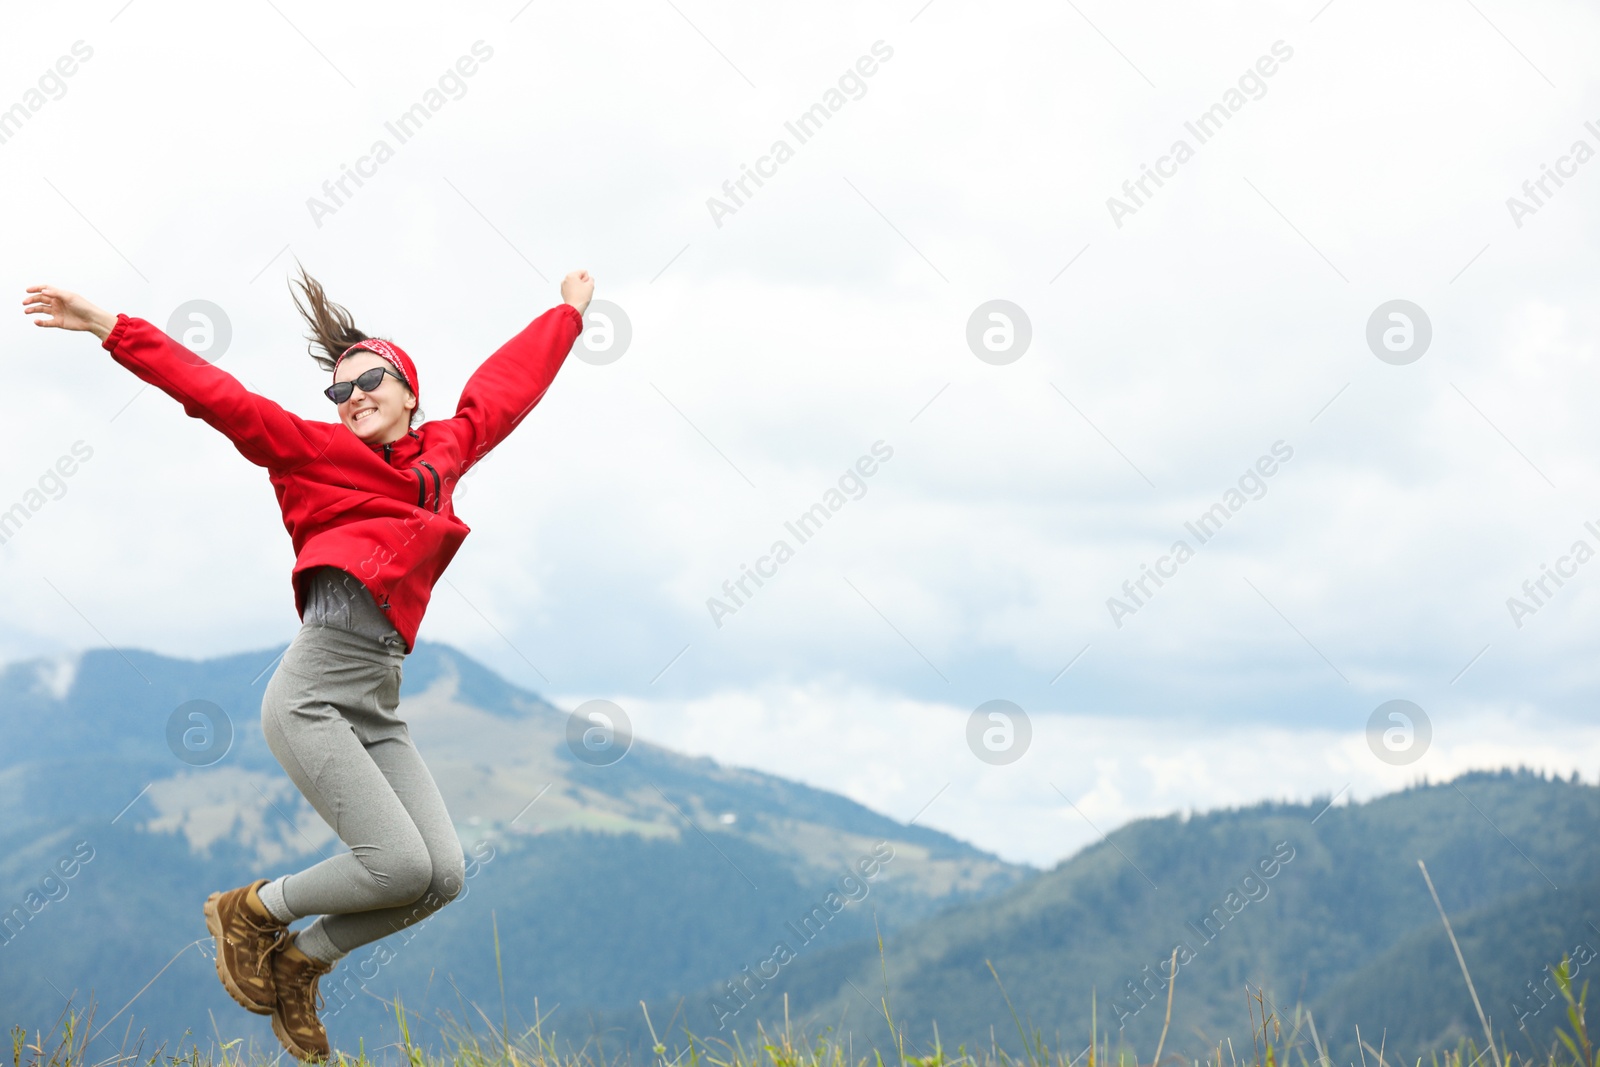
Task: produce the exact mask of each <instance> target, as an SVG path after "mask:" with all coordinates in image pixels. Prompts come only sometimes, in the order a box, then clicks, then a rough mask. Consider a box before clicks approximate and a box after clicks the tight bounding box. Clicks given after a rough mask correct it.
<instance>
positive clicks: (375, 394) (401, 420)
mask: <svg viewBox="0 0 1600 1067" xmlns="http://www.w3.org/2000/svg"><path fill="white" fill-rule="evenodd" d="M373 367H385V368H387V369H389V370H391V371H393V370H394V364H392V363H390V362H389V361H388V360H386V359H384V358H383V357H382V356H380V355H378V354H377V353H376V352H366V351H355V352H352V353H350V355H348V356H346V357H345V358H344V359H343V360H341V361H340V362H339V369H338V370H337V371H335V372H334V375H333V380H334V381H336V382H347V381H351V380H352V379H354V378H355V377H356V376H358V375H359V374H361V372H362V371H367V370H371V369H372V368H373ZM416 406H417V398H416V397H414V396H412V395H411V390H409V389H407V388H406V386H405V383H404V382H402V381H401V380H400V379H399V378H396V377H394V376H392V375H389V374H385V375H384V376H383V380H382V381H381V382H380V383H379V384H378V386H377V388H375V389H373V390H372V392H370V393H368V392H365V391H363V390H362V388H361V387H360V386H359V385H358V386H356V387H355V388H354V389H352V390H351V391H350V399H349V400H346V401H345V402H344V403H343V404H340V405H339V419H340V421H342V422H343V423H344V424H345V425H346V426H348V427H350V431H351V432H352V433H354V434H355V435H356V436H357V437H359V438H361V439H362V440H363V441H365V442H367V443H368V444H373V445H386V444H389V443H390V442H391V441H398V440H399V439H400V438H402V437H404V436H405V435H406V430H407V429H409V428H410V425H411V411H412V409H413V408H415V407H416Z"/></svg>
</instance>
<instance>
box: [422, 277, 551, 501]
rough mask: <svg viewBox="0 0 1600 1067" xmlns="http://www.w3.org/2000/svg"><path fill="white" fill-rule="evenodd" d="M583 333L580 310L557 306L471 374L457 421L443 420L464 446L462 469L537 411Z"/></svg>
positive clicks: (529, 325) (457, 407) (457, 408)
mask: <svg viewBox="0 0 1600 1067" xmlns="http://www.w3.org/2000/svg"><path fill="white" fill-rule="evenodd" d="M582 333H583V316H582V315H581V314H579V312H578V309H577V308H575V307H573V306H572V305H571V304H558V305H556V306H555V307H553V308H551V309H550V310H549V311H546V312H545V313H544V314H543V315H540V316H539V317H538V318H536V319H534V320H533V321H532V322H530V323H529V324H528V325H527V326H525V327H524V328H523V330H522V332H521V333H519V334H517V335H516V336H515V337H513V338H512V339H511V340H509V341H507V342H506V343H505V344H503V345H501V346H500V348H499V349H498V350H496V351H495V353H494V355H492V356H490V357H489V358H488V359H486V360H484V361H483V364H482V365H481V366H479V367H478V369H477V370H475V371H473V373H472V377H470V378H468V379H467V384H466V385H465V386H463V387H462V390H461V401H460V403H458V404H457V405H456V413H455V415H454V417H452V418H449V419H445V420H442V422H443V425H444V427H446V428H448V429H449V430H450V431H452V432H453V433H454V434H455V435H456V439H457V441H458V442H459V443H460V447H461V469H462V470H463V471H464V470H466V469H467V468H468V467H470V466H472V465H473V464H474V463H476V462H478V460H480V459H482V458H483V457H484V456H486V455H488V453H489V450H490V449H492V448H494V447H495V446H496V445H498V444H499V443H500V442H501V441H504V440H505V439H506V437H507V436H508V435H509V434H510V433H511V431H512V430H514V429H516V428H517V424H518V423H520V422H521V421H522V419H523V417H524V416H526V415H527V414H528V412H530V411H532V410H533V406H534V405H535V404H537V403H538V402H539V401H540V399H542V398H543V397H544V394H545V390H547V389H549V388H550V383H551V382H552V381H553V380H554V379H555V376H556V371H558V370H560V369H561V364H562V363H563V362H565V360H566V358H567V353H568V352H570V351H571V350H572V345H573V342H574V341H576V340H577V339H578V336H579V335H580V334H582Z"/></svg>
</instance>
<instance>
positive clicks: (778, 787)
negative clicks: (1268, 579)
mask: <svg viewBox="0 0 1600 1067" xmlns="http://www.w3.org/2000/svg"><path fill="white" fill-rule="evenodd" d="M281 652H282V648H281V647H280V648H275V649H267V650H263V651H261V652H255V653H249V654H245V655H238V656H230V657H225V658H220V659H212V660H207V661H203V662H190V661H183V660H176V659H169V658H166V657H162V656H157V655H153V654H150V653H145V652H138V651H132V650H124V651H123V652H122V653H118V652H113V651H92V652H88V653H86V654H84V655H83V656H82V657H81V658H80V659H78V660H77V661H48V660H38V661H29V662H22V663H15V664H12V665H10V666H9V667H7V668H6V669H5V670H4V672H3V673H0V724H3V726H4V736H5V738H6V743H5V745H4V746H0V811H3V812H4V813H5V819H4V820H3V821H0V1022H3V1023H4V1024H5V1025H6V1026H7V1027H9V1026H10V1025H11V1024H13V1023H22V1024H24V1025H25V1026H26V1027H27V1028H28V1029H29V1031H30V1032H32V1031H34V1030H44V1031H46V1032H48V1031H49V1029H50V1026H51V1024H52V1022H53V1021H54V1020H55V1019H56V1018H57V1016H58V1015H59V1013H60V1011H61V1010H62V1009H63V1008H64V1007H65V1005H66V1004H67V1002H68V998H69V997H71V998H72V999H73V1002H74V1003H75V1004H77V1005H79V1006H80V1007H81V1006H82V1005H84V1004H85V1003H86V1000H87V996H88V994H89V993H90V992H91V991H92V992H93V995H94V999H95V1001H96V1005H97V1008H96V1010H97V1013H98V1014H97V1019H96V1024H95V1025H96V1026H97V1027H98V1026H100V1025H102V1024H104V1023H105V1022H106V1021H107V1020H108V1019H110V1018H111V1016H112V1015H113V1013H115V1012H117V1011H118V1010H119V1009H121V1008H122V1007H123V1006H124V1004H127V1003H128V1002H130V1001H132V1005H131V1007H129V1008H128V1009H127V1010H126V1012H124V1013H123V1014H122V1015H121V1016H119V1017H117V1018H116V1021H115V1022H114V1024H113V1025H112V1026H111V1027H110V1028H108V1029H107V1030H106V1031H105V1032H104V1034H102V1035H101V1036H100V1037H99V1038H98V1039H97V1041H96V1047H97V1048H98V1050H99V1052H100V1053H101V1054H109V1052H111V1051H114V1050H115V1048H116V1047H117V1043H118V1042H119V1041H120V1040H121V1039H122V1037H123V1035H124V1031H125V1030H126V1027H127V1025H128V1024H130V1023H131V1026H132V1029H131V1035H137V1034H138V1033H139V1032H140V1030H141V1029H145V1030H147V1031H148V1033H149V1035H150V1039H151V1040H150V1041H149V1042H148V1043H147V1048H153V1047H154V1044H155V1042H156V1041H159V1040H160V1039H168V1040H172V1041H175V1040H176V1039H178V1037H179V1036H180V1035H182V1034H183V1032H184V1030H185V1029H192V1030H193V1031H194V1033H195V1034H196V1035H197V1036H198V1037H199V1038H200V1039H201V1040H202V1042H203V1041H204V1040H205V1039H207V1038H210V1037H211V1036H213V1025H215V1027H216V1030H217V1033H219V1034H220V1036H221V1037H222V1038H223V1039H224V1040H231V1039H232V1038H233V1037H236V1036H247V1037H248V1036H254V1037H256V1038H257V1039H258V1040H260V1041H261V1043H262V1047H264V1048H267V1049H275V1048H276V1043H275V1041H274V1039H273V1038H272V1035H271V1033H270V1032H269V1031H268V1030H267V1028H266V1026H265V1021H264V1020H261V1019H259V1018H256V1017H252V1016H249V1015H247V1014H246V1013H244V1012H242V1011H240V1010H239V1009H238V1008H237V1007H236V1006H235V1005H234V1004H233V1002H232V1001H231V1000H230V999H229V998H228V997H227V994H226V993H225V992H224V991H223V989H222V987H221V985H220V983H219V982H218V981H217V978H216V974H215V972H214V970H213V969H212V968H213V965H212V962H211V960H210V957H209V954H208V952H209V938H208V937H207V936H206V931H205V926H204V922H203V919H202V917H201V903H202V902H203V901H204V899H205V897H206V894H207V893H209V892H211V891H212V890H215V889H226V888H231V887H233V886H237V885H242V884H245V883H246V882H248V881H249V880H250V879H252V878H255V877H271V876H276V875H278V874H280V873H285V872H287V871H292V870H296V869H298V868H300V867H303V866H306V865H307V864H309V863H311V862H314V861H315V860H316V859H318V858H320V856H322V855H331V854H333V853H334V852H336V851H340V850H342V849H343V845H342V844H341V843H340V842H339V841H338V840H337V838H336V837H335V836H334V834H333V832H332V831H331V830H330V829H329V828H328V827H327V825H326V824H325V823H323V821H322V820H321V818H320V817H318V816H317V815H316V813H315V812H314V811H312V809H311V808H310V806H309V805H308V804H307V803H306V802H305V801H304V799H303V798H301V797H300V795H299V793H298V792H297V791H296V790H295V789H294V787H293V785H292V783H290V781H289V780H288V778H287V777H286V776H285V775H284V773H283V771H282V769H281V768H280V767H279V766H278V764H277V762H276V761H275V760H274V759H273V757H272V754H271V752H270V751H269V750H268V749H267V747H266V743H265V741H264V740H263V738H262V736H261V728H260V704H261V693H262V689H263V687H264V685H265V683H266V679H267V677H269V676H270V671H269V670H268V668H269V667H270V666H271V665H272V664H273V663H274V661H275V657H276V656H277V655H279V654H281ZM193 701H203V702H207V703H206V704H197V705H192V708H199V709H201V710H202V711H206V710H207V709H208V708H210V709H211V710H209V711H207V714H208V715H209V718H210V719H213V720H216V722H215V723H212V724H209V725H208V720H207V719H204V718H203V719H198V720H193V721H192V722H191V721H190V720H188V719H187V718H186V714H187V713H185V715H181V716H179V721H178V723H177V725H176V726H174V727H172V728H171V729H169V721H170V720H172V718H173V715H174V712H175V711H178V710H179V709H180V708H181V707H184V706H186V705H189V704H190V702H193ZM192 708H191V710H192ZM401 714H402V715H403V716H404V717H405V718H406V719H407V721H408V722H409V723H410V724H411V728H412V736H413V737H414V738H415V740H416V742H417V744H418V746H419V748H420V749H421V750H422V752H423V754H424V756H425V758H426V759H427V760H428V763H429V766H430V768H431V769H432V771H433V773H434V776H435V778H436V779H437V781H438V782H439V786H440V789H441V791H442V792H443V794H444V796H445V800H446V802H447V804H448V805H449V807H450V810H451V813H452V815H453V816H454V817H455V819H456V822H457V832H458V834H459V835H460V837H461V839H462V843H463V845H464V846H465V848H466V851H467V859H468V862H469V868H468V873H469V879H468V882H467V889H466V892H465V893H464V894H463V896H462V897H461V898H459V899H458V900H456V901H455V902H454V903H452V904H451V905H450V906H449V907H447V908H445V909H444V910H443V911H442V912H440V913H439V914H438V915H436V916H435V917H433V918H431V919H429V920H428V921H427V922H426V923H425V924H422V925H421V926H420V927H419V928H417V929H416V930H414V931H413V930H408V931H406V932H405V933H404V934H401V935H396V936H395V937H393V938H388V939H385V940H384V941H382V942H379V943H375V944H374V945H372V946H367V947H365V948H362V949H358V950H357V951H356V952H354V953H352V954H351V955H350V956H348V957H346V959H345V960H344V961H343V962H342V963H341V964H340V966H339V967H338V968H337V969H336V970H335V971H334V972H333V973H332V974H330V975H329V976H328V977H327V978H325V979H324V980H323V993H324V996H325V997H326V998H327V1002H328V1007H327V1008H326V1009H325V1021H326V1024H327V1026H328V1029H329V1033H330V1036H331V1037H332V1038H333V1040H334V1041H335V1043H338V1042H341V1041H343V1042H345V1043H346V1045H347V1047H350V1046H354V1045H355V1043H356V1042H357V1040H359V1039H360V1038H361V1037H362V1036H365V1037H366V1039H367V1040H368V1042H369V1044H371V1043H373V1042H381V1041H386V1040H392V1039H393V1037H394V1035H395V1020H394V1016H393V1011H392V1008H388V1007H387V1006H386V1005H385V1004H383V1003H382V1002H381V1000H380V998H384V999H388V998H393V997H394V996H396V995H397V994H398V995H400V996H402V997H403V1002H404V1003H405V1004H406V1005H407V1007H408V1008H410V1009H414V1010H416V1011H418V1012H420V1013H421V1014H422V1016H423V1017H424V1018H431V1017H432V1016H433V1014H434V1011H433V1009H434V1006H438V1005H446V1006H448V1007H449V1008H450V1009H451V1010H452V1011H456V1010H457V1009H458V1008H459V1006H460V1005H459V1003H458V1001H457V994H458V993H459V994H460V996H461V997H463V998H465V999H466V1000H467V1001H475V1002H476V1003H477V1004H479V1005H481V1006H484V1007H485V1009H487V1008H489V1007H491V1006H492V1007H494V1008H495V1009H496V1010H495V1011H494V1012H493V1014H494V1016H495V1017H496V1018H499V1011H498V1006H499V1004H500V992H499V983H498V981H497V976H496V967H495V962H496V957H495V944H494V933H495V929H496V927H497V928H498V935H499V947H500V961H501V965H502V968H503V973H504V981H505V990H506V996H507V999H508V1001H512V1002H513V1005H512V1007H513V1010H512V1011H511V1016H510V1017H511V1020H512V1023H513V1025H515V1024H516V1022H517V1020H518V1018H519V1017H520V1018H522V1019H524V1020H526V1022H527V1023H529V1024H531V1022H532V1018H533V1002H534V998H535V997H538V1000H539V1004H540V1010H541V1012H544V1013H546V1014H548V1013H550V1012H552V1010H554V1011H555V1014H554V1015H553V1016H551V1017H550V1018H548V1019H546V1021H545V1027H546V1032H548V1030H549V1028H550V1027H552V1026H554V1027H555V1028H556V1029H557V1030H559V1031H570V1032H572V1033H573V1034H574V1035H575V1041H576V1042H577V1043H579V1044H581V1043H582V1041H583V1040H584V1038H585V1037H586V1036H587V1034H588V1033H589V1023H588V1015H587V1013H588V1012H589V1011H592V1010H600V1009H605V1008H617V1007H620V1006H623V1005H635V1006H636V1005H637V1003H638V1001H639V1000H641V999H651V998H660V997H666V996H669V995H671V994H673V993H675V992H677V991H679V990H683V989H690V988H696V987H699V986H703V985H705V984H707V983H709V982H711V981H713V980H714V979H716V978H718V977H719V976H723V975H729V974H734V973H737V972H738V970H739V968H740V967H741V966H742V965H743V964H744V963H745V962H746V961H747V960H749V959H750V958H752V955H753V954H755V953H756V952H758V951H760V950H761V949H763V948H764V947H765V946H766V944H767V942H768V941H769V940H770V937H771V931H773V930H775V929H778V928H779V927H781V926H782V924H783V923H784V921H785V920H787V919H788V918H789V917H790V916H793V915H798V914H800V913H801V912H802V911H804V910H805V908H806V907H808V906H809V905H810V904H811V903H812V902H813V901H814V899H815V898H816V897H817V895H818V892H819V889H822V888H823V887H827V886H830V885H836V884H837V883H839V881H840V880H841V879H842V878H845V877H846V876H848V875H850V873H851V871H852V870H853V868H854V865H855V864H856V862H857V860H858V859H859V858H860V857H862V856H864V855H871V854H872V853H873V852H874V849H878V850H880V851H883V850H889V851H892V853H893V859H892V860H891V861H890V862H888V863H887V864H881V865H880V866H879V867H878V868H877V869H876V870H875V871H874V877H873V879H872V881H871V883H864V884H870V890H869V891H870V893H871V899H872V901H873V904H874V905H875V906H876V907H877V908H878V909H879V912H880V918H881V919H882V920H883V921H885V922H886V923H887V924H888V925H890V926H891V927H893V926H898V925H900V924H902V923H905V922H910V921H912V920H915V919H918V918H922V917H925V916H928V915H930V914H933V913H934V912H936V911H938V910H939V909H941V908H943V907H945V906H947V905H949V904H951V903H955V902H959V901H963V900H971V899H978V898H981V897H983V896H986V895H989V894H992V893H994V892H996V891H998V890H1000V889H1003V888H1005V887H1008V886H1010V885H1013V884H1015V883H1017V882H1018V881H1020V880H1021V879H1022V878H1024V877H1025V876H1026V875H1027V874H1028V873H1029V869H1027V868H1022V867H1018V866H1016V865H1013V864H1008V863H1005V862H1003V861H1001V860H999V859H997V858H996V857H994V856H991V855H989V854H987V853H985V852H983V851H981V850H979V849H976V848H973V847H971V846H970V845H967V844H964V843H962V842H960V841H957V840H955V839H953V838H951V837H948V836H947V835H944V834H941V833H938V832H936V831H933V830H928V829H925V828H921V827H915V826H906V825H904V824H901V823H897V822H895V821H894V820H892V819H888V818H885V817H884V816H881V815H878V814H876V813H874V812H872V811H869V810H867V809H866V808H863V807H862V806H860V805H859V804H856V803H853V802H852V801H849V800H847V799H845V798H843V797H840V796H837V795H834V794H831V793H827V792H824V791H822V790H817V789H812V788H810V787H807V786H804V785H801V784H798V783H796V782H792V781H787V780H784V779H782V778H778V777H775V776H772V775H767V774H759V773H756V772H752V771H746V770H740V769H737V768H729V767H723V766H719V765H718V764H716V763H715V762H713V761H711V760H708V759H691V758H688V757H685V756H681V755H678V754H676V753H673V752H669V751H666V750H664V749H661V748H658V747H656V746H653V745H650V744H647V743H644V742H640V741H635V742H634V744H633V746H632V748H631V750H629V751H628V753H627V755H626V756H625V757H624V758H622V759H621V760H620V761H619V762H616V763H615V764H613V765H610V766H593V765H590V764H589V763H586V762H583V761H580V760H579V759H577V758H576V757H575V756H574V754H573V752H572V750H571V749H569V747H568V743H567V729H568V714H567V713H566V712H564V711H561V710H558V709H556V708H554V707H552V706H551V705H549V704H548V703H546V702H544V701H543V700H541V699H540V698H539V697H537V696H535V695H534V694H532V693H528V692H526V691H524V690H521V689H518V688H516V687H515V686H512V685H509V684H507V683H506V682H504V681H503V680H502V679H500V678H499V677H498V676H496V675H494V674H493V673H492V672H490V671H488V670H487V669H485V668H484V667H483V666H482V665H481V664H478V663H476V662H475V661H473V660H472V659H470V658H468V657H467V656H464V655H462V654H461V653H459V652H457V651H455V650H454V649H452V648H449V647H448V646H445V645H439V644H431V643H427V642H423V643H419V645H418V647H417V649H416V650H415V651H414V652H413V654H412V655H410V656H409V657H407V660H406V665H405V680H404V686H403V691H402V698H401ZM224 722H226V723H228V724H231V732H232V741H231V745H229V746H228V747H227V751H226V755H225V756H223V757H222V758H221V759H220V760H217V761H216V762H214V763H209V765H197V763H200V762H209V761H210V760H211V759H214V758H215V757H216V755H217V754H218V753H219V752H220V751H222V747H221V746H222V738H223V735H224V734H225V733H227V729H225V728H223V723H224ZM208 729H209V730H210V731H211V732H210V734H209V735H207V730H208ZM185 731H189V732H190V734H191V736H190V737H188V738H187V742H188V743H189V744H190V745H198V746H199V748H200V751H199V752H191V750H190V748H189V747H185V738H184V737H183V734H184V732H185ZM169 742H170V743H169ZM208 744H209V745H211V746H213V747H212V749H211V750H210V751H209V752H208V751H206V746H207V745H208ZM179 753H182V756H180V755H179ZM855 877H858V878H859V877H860V876H859V874H857V875H856V876H855ZM852 884H853V883H852ZM871 924H872V918H871V916H870V915H868V914H867V913H866V912H865V911H864V910H863V909H861V908H859V907H852V908H850V909H849V910H847V911H845V912H843V913H842V914H840V915H839V916H838V917H837V918H836V919H833V920H832V921H831V922H830V924H829V925H830V927H831V929H830V930H829V932H828V936H829V938H830V939H831V940H833V941H837V942H841V943H842V942H845V941H848V940H851V939H854V938H861V937H864V936H867V935H868V934H870V932H871V929H872V925H871ZM197 940H199V941H200V943H199V944H195V942H196V941H197ZM380 946H382V947H381V948H380ZM169 961H170V966H169V967H167V969H166V970H165V971H162V968H163V967H164V966H167V965H168V964H169ZM158 972H161V973H160V977H159V978H157V979H156V980H155V982H154V983H153V984H151V985H150V986H149V988H148V989H147V990H145V991H144V992H143V993H142V994H139V996H138V999H137V1000H133V998H134V996H135V994H136V993H139V990H140V989H141V988H142V987H144V986H145V984H146V983H147V982H150V980H151V978H152V977H153V976H155V975H156V974H157V973H158ZM213 1020H214V1023H213ZM426 1031H427V1027H426V1025H423V1026H422V1032H423V1033H424V1034H426ZM107 1042H109V1043H110V1044H107ZM92 1051H93V1050H92Z"/></svg>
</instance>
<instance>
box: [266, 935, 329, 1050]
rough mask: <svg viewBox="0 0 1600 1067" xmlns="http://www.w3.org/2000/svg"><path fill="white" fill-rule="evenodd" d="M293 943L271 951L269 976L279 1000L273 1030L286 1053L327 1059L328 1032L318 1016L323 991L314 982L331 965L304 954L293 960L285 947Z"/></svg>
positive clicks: (274, 1011)
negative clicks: (300, 957) (270, 973)
mask: <svg viewBox="0 0 1600 1067" xmlns="http://www.w3.org/2000/svg"><path fill="white" fill-rule="evenodd" d="M293 944H294V939H293V938H292V937H291V938H290V939H289V940H287V941H285V942H284V945H283V948H281V949H279V950H278V951H277V952H274V953H273V954H272V978H273V981H274V982H275V983H276V985H277V989H278V1001H277V1004H276V1005H275V1006H274V1007H273V1010H272V1032H273V1033H274V1034H277V1035H278V1041H279V1042H281V1043H282V1045H283V1047H284V1048H286V1049H288V1050H289V1053H290V1054H291V1055H293V1056H295V1057H297V1058H298V1059H302V1060H325V1059H327V1058H328V1032H327V1031H326V1030H324V1029H323V1028H322V1022H321V1020H319V1019H318V1018H317V1008H319V1007H321V1002H322V992H321V990H319V989H318V988H317V982H318V980H319V979H321V978H322V976H323V975H325V974H327V973H328V972H329V971H331V970H333V964H331V963H323V962H322V961H321V960H317V959H313V958H311V957H310V956H304V954H301V953H300V952H299V949H296V950H295V951H296V953H297V954H301V955H302V956H303V958H302V959H296V958H295V957H294V956H291V955H289V952H288V948H289V946H291V945H293Z"/></svg>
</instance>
